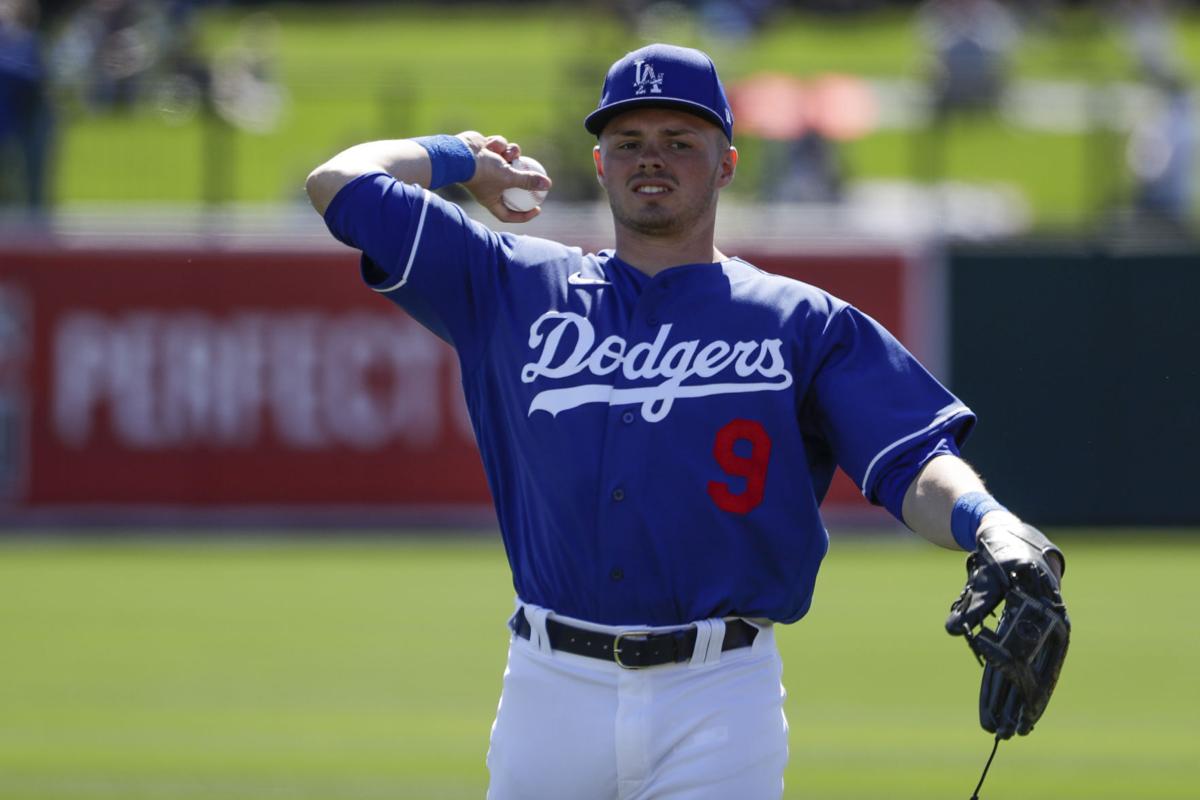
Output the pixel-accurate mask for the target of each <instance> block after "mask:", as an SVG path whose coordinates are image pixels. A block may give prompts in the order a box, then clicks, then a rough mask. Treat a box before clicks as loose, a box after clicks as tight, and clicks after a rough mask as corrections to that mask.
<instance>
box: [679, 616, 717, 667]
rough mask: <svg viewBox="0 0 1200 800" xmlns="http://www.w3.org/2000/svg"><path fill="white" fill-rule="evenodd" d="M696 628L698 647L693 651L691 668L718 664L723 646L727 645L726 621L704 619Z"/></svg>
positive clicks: (697, 623) (698, 622)
mask: <svg viewBox="0 0 1200 800" xmlns="http://www.w3.org/2000/svg"><path fill="white" fill-rule="evenodd" d="M694 624H695V626H696V647H695V649H694V650H692V660H691V663H690V664H689V665H688V666H689V667H700V666H704V665H705V664H716V663H717V662H719V661H720V660H721V646H722V645H723V644H724V643H725V620H723V619H702V620H699V621H697V622H695V623H694Z"/></svg>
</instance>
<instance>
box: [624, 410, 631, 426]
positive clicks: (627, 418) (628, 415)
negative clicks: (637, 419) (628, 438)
mask: <svg viewBox="0 0 1200 800" xmlns="http://www.w3.org/2000/svg"><path fill="white" fill-rule="evenodd" d="M621 422H624V423H625V424H626V425H628V424H630V423H632V422H633V412H632V411H626V412H625V413H624V414H622V415H621Z"/></svg>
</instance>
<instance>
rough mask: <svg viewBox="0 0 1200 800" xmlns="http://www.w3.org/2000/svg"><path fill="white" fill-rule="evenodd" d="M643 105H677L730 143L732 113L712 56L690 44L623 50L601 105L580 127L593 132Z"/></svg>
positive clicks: (607, 78)
mask: <svg viewBox="0 0 1200 800" xmlns="http://www.w3.org/2000/svg"><path fill="white" fill-rule="evenodd" d="M641 106H651V107H655V106H658V107H665V108H677V109H679V110H680V111H687V112H689V113H691V114H695V115H696V116H698V117H701V118H703V119H705V120H708V121H709V122H711V123H713V124H714V125H716V126H717V127H718V128H720V129H721V130H723V131H725V136H726V138H728V139H729V141H731V142H732V141H733V111H731V110H730V108H729V100H727V99H726V98H725V87H724V86H722V85H721V79H720V78H719V77H717V68H716V66H715V65H714V64H713V62H712V59H711V58H709V57H708V56H707V55H705V54H704V53H702V52H700V51H699V50H693V49H691V48H690V47H676V46H675V45H672V44H652V45H647V46H646V47H643V48H641V49H640V50H634V51H633V52H632V53H627V54H626V55H625V57H624V58H622V59H621V60H620V61H618V62H617V63H615V64H613V65H612V67H610V68H609V70H608V75H606V76H605V78H604V89H603V90H602V91H601V93H600V105H598V106H597V107H596V110H595V111H593V112H592V113H591V114H588V116H587V119H585V120H584V121H583V127H585V128H587V129H588V131H589V132H590V133H593V134H595V135H596V136H599V135H600V131H602V130H604V126H605V125H607V124H608V121H609V120H610V119H612V118H613V117H615V116H617V115H618V114H623V113H624V112H626V111H629V110H631V109H634V108H638V107H641Z"/></svg>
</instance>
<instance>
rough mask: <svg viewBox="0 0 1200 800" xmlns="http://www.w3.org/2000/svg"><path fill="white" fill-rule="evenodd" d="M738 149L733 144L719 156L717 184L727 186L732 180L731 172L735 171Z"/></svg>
mask: <svg viewBox="0 0 1200 800" xmlns="http://www.w3.org/2000/svg"><path fill="white" fill-rule="evenodd" d="M737 162H738V151H737V148H736V147H734V146H733V145H729V149H728V150H726V151H725V154H724V155H722V156H721V169H720V172H719V173H718V178H717V185H718V186H721V187H725V186H728V185H729V184H730V183H731V182H732V181H733V173H734V172H736V171H737Z"/></svg>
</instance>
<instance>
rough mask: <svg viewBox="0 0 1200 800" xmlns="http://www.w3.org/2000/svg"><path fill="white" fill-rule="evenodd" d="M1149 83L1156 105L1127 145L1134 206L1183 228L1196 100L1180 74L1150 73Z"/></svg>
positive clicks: (1143, 213) (1192, 160)
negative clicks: (1132, 179) (1154, 91)
mask: <svg viewBox="0 0 1200 800" xmlns="http://www.w3.org/2000/svg"><path fill="white" fill-rule="evenodd" d="M1153 85H1154V86H1155V87H1156V91H1157V97H1156V101H1155V103H1154V107H1153V109H1152V110H1151V111H1150V112H1149V113H1145V114H1142V115H1141V116H1140V118H1139V119H1138V122H1137V124H1136V125H1135V126H1134V129H1133V132H1132V133H1131V134H1130V137H1129V145H1128V148H1127V150H1126V161H1127V163H1128V165H1129V169H1130V172H1131V173H1132V175H1133V178H1134V190H1133V200H1134V210H1135V211H1136V212H1137V214H1138V216H1139V217H1141V218H1144V219H1147V220H1150V221H1155V222H1161V223H1164V224H1165V225H1167V226H1169V227H1173V228H1177V229H1180V230H1182V229H1184V228H1186V227H1187V226H1188V222H1189V218H1190V216H1191V210H1192V168H1193V166H1194V164H1195V157H1194V154H1195V148H1196V125H1195V122H1194V117H1195V106H1194V104H1193V103H1192V97H1191V92H1190V91H1189V89H1188V86H1187V84H1186V83H1185V82H1184V81H1183V80H1182V79H1180V78H1178V77H1175V76H1174V75H1172V74H1166V75H1154V76H1153Z"/></svg>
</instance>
